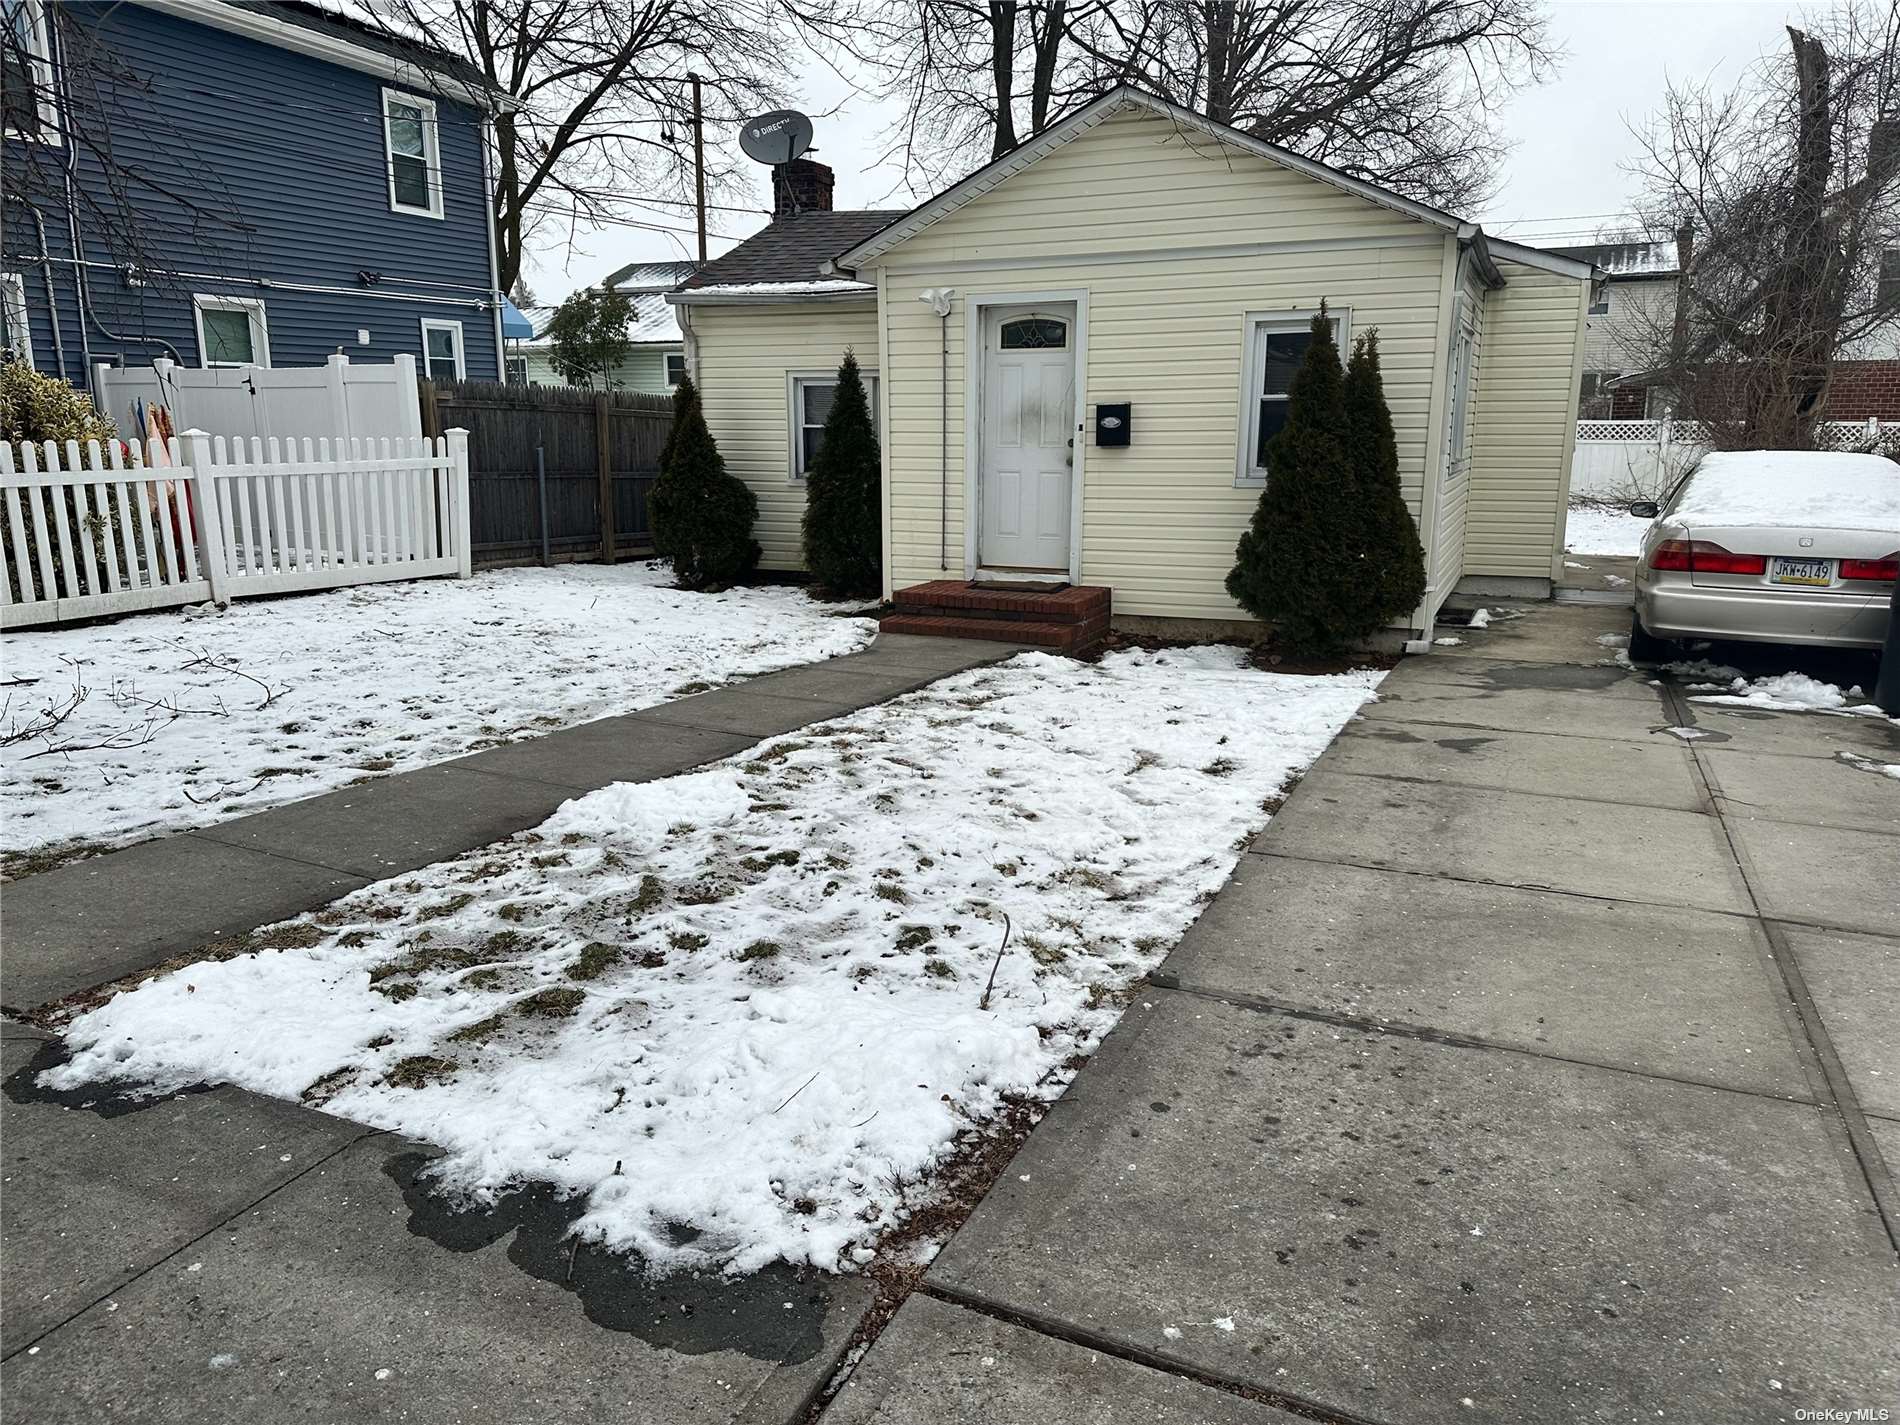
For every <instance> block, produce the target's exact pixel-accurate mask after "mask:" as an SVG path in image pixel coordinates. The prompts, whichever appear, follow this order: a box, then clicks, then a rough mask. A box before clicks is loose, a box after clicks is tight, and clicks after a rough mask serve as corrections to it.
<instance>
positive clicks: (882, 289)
mask: <svg viewBox="0 0 1900 1425" xmlns="http://www.w3.org/2000/svg"><path fill="white" fill-rule="evenodd" d="M782 168H784V169H785V170H787V171H785V172H783V173H781V174H778V175H775V176H777V177H779V179H780V182H779V184H778V185H776V186H778V187H779V188H780V190H781V194H782V196H784V197H786V199H787V201H786V202H785V204H784V206H786V207H787V208H788V209H790V208H793V207H795V208H796V211H789V210H788V211H786V212H785V213H784V214H783V215H782V216H781V217H779V218H778V219H777V220H776V221H775V222H774V223H773V224H772V225H771V226H769V227H768V228H766V229H765V230H764V232H762V233H761V234H759V235H758V236H756V237H754V238H752V239H750V240H749V241H748V242H746V243H744V244H741V245H740V246H739V247H738V248H736V249H734V250H733V251H732V252H731V253H728V254H726V255H725V256H724V257H722V258H720V259H718V260H717V261H715V262H713V263H711V264H710V265H709V266H708V267H706V268H704V269H702V270H701V271H700V272H699V273H698V274H696V275H695V276H694V277H693V278H691V279H689V281H688V282H687V283H686V284H684V285H683V286H682V287H681V288H679V289H678V290H676V291H675V292H674V293H673V294H672V295H671V297H670V298H669V300H671V301H672V302H674V303H675V304H677V305H678V306H679V307H680V310H681V313H682V325H683V326H684V328H685V331H686V342H687V357H688V362H689V365H690V367H691V369H692V370H693V372H694V376H695V380H696V381H697V382H698V383H699V386H700V389H701V392H702V398H703V403H704V408H705V412H706V417H707V420H708V422H709V423H710V425H711V428H712V431H713V434H714V436H715V438H716V439H717V440H718V442H719V445H720V449H721V451H722V452H723V453H724V455H725V459H726V463H727V468H728V469H730V470H731V471H732V472H733V473H734V474H736V475H738V476H740V477H741V478H743V479H745V480H746V481H747V482H748V483H749V484H750V485H751V486H752V487H753V489H754V490H755V491H756V492H757V494H758V497H759V505H760V522H759V527H758V531H757V533H758V537H759V540H760V543H761V545H762V546H763V547H764V549H765V564H766V567H768V568H774V569H795V568H797V567H799V563H800V558H799V521H800V517H801V515H802V513H803V507H804V491H803V487H802V472H803V468H804V462H805V459H806V457H807V455H808V453H809V451H810V450H811V449H812V448H814V445H815V435H816V430H817V428H818V427H820V426H822V423H823V416H824V412H825V410H826V408H827V407H828V402H829V395H830V382H831V379H832V377H833V375H834V374H835V371H836V368H837V365H838V362H839V360H840V358H841V355H842V353H843V352H844V350H845V349H846V348H850V349H851V350H853V351H854V352H855V353H856V355H857V358H858V361H859V363H860V365H861V366H862V367H863V369H864V371H865V373H866V376H867V378H870V379H871V382H872V397H873V409H874V413H875V415H876V418H877V420H878V423H879V434H880V438H881V440H882V444H883V451H884V491H883V493H884V579H885V594H886V596H887V597H895V598H897V600H898V602H899V604H900V607H905V608H910V609H911V610H912V611H913V612H917V613H923V612H926V611H927V610H931V611H934V612H935V613H936V614H937V615H939V616H943V615H959V616H960V615H964V614H968V615H972V616H975V615H989V616H994V615H995V613H996V611H997V609H1000V608H1001V607H1003V606H1004V605H1005V602H1006V601H1002V600H993V601H992V602H993V603H995V604H996V609H992V608H986V607H985V606H984V601H983V598H982V591H983V590H984V589H986V588H1000V589H1001V590H1004V591H1008V592H1020V591H1022V590H1024V589H1034V588H1038V587H1051V588H1061V587H1063V586H1067V588H1068V589H1069V590H1070V591H1071V592H1073V591H1074V590H1075V589H1077V588H1078V587H1082V588H1091V589H1092V588H1097V587H1101V588H1106V589H1107V590H1108V591H1110V593H1111V595H1112V599H1113V618H1114V622H1115V624H1116V625H1117V626H1122V627H1132V628H1145V629H1150V630H1155V631H1182V632H1188V631H1197V630H1208V629H1211V628H1231V627H1232V626H1233V625H1235V624H1237V623H1240V622H1243V621H1245V620H1246V619H1247V615H1246V614H1245V613H1244V612H1243V611H1242V610H1241V609H1240V608H1239V607H1238V606H1237V605H1236V604H1235V603H1234V602H1233V600H1232V599H1231V598H1230V597H1229V596H1228V594H1227V592H1226V590H1225V588H1224V587H1223V580H1224V579H1225V577H1226V574H1227V572H1228V570H1229V569H1230V568H1231V567H1232V564H1233V559H1234V546H1235V542H1236V541H1237V539H1238V538H1239V535H1240V533H1241V531H1242V530H1243V529H1244V528H1245V527H1246V525H1247V522H1248V519H1249V518H1250V517H1251V515H1252V513H1253V509H1254V506H1255V504H1256V503H1257V501H1258V498H1259V491H1260V489H1261V487H1262V485H1263V483H1264V480H1265V470H1264V468H1263V464H1262V455H1261V451H1262V449H1263V446H1264V444H1265V441H1266V439H1267V437H1268V436H1270V435H1271V434H1272V433H1273V432H1274V431H1275V430H1277V429H1278V428H1279V425H1280V423H1281V422H1282V421H1283V420H1284V414H1285V403H1286V391H1287V385H1288V381H1289V379H1290V376H1291V372H1292V369H1293V368H1294V367H1295V366H1297V364H1298V361H1299V358H1300V354H1301V352H1302V350H1303V348H1304V345H1305V343H1306V341H1307V339H1308V338H1307V336H1306V331H1307V328H1308V326H1309V324H1310V322H1311V319H1312V315H1313V313H1314V311H1315V309H1316V308H1318V306H1319V305H1320V302H1321V300H1322V299H1323V300H1324V301H1325V302H1326V305H1327V309H1328V311H1329V312H1330V313H1331V314H1332V315H1333V318H1334V321H1335V322H1336V324H1337V335H1338V337H1339V341H1340V347H1341V349H1342V351H1344V350H1345V349H1347V348H1348V347H1349V345H1350V342H1351V338H1352V337H1353V335H1355V334H1356V333H1360V332H1364V331H1367V330H1371V329H1376V330H1377V331H1378V333H1379V340H1380V352H1381V356H1382V359H1383V365H1384V372H1385V382H1386V396H1387V399H1388V401H1389V403H1390V405H1391V408H1392V417H1393V423H1394V425H1395V427H1396V429H1397V433H1398V443H1399V456H1400V463H1401V469H1402V478H1403V481H1404V487H1405V493H1406V498H1407V500H1408V501H1409V503H1410V505H1411V507H1412V510H1413V513H1414V515H1415V517H1416V518H1417V520H1418V523H1419V529H1420V532H1421V538H1422V541H1423V544H1424V547H1425V551H1426V561H1427V576H1428V578H1427V582H1428V588H1427V592H1426V595H1425V599H1424V602H1423V604H1422V605H1421V606H1420V608H1419V609H1418V610H1416V611H1415V612H1414V614H1413V615H1412V616H1411V617H1410V618H1409V619H1408V620H1406V621H1405V623H1406V629H1405V632H1406V633H1407V634H1408V635H1409V636H1410V637H1412V638H1426V637H1429V634H1430V630H1431V626H1432V622H1433V618H1434V615H1435V614H1436V612H1437V610H1438V608H1439V607H1440V605H1441V604H1442V603H1443V602H1444V600H1445V599H1446V598H1447V597H1448V596H1449V595H1450V594H1451V593H1452V592H1453V591H1454V590H1463V591H1465V592H1475V593H1481V594H1525V595H1533V596H1544V595H1547V594H1548V593H1549V591H1550V587H1551V584H1552V581H1553V580H1554V579H1555V578H1556V577H1557V576H1558V575H1559V574H1560V573H1561V568H1562V564H1561V561H1562V558H1563V554H1562V547H1563V528H1564V511H1565V505H1566V503H1567V494H1568V489H1567V486H1568V470H1569V463H1570V450H1571V445H1572V442H1573V440H1574V438H1575V431H1576V414H1577V412H1576V406H1577V390H1578V379H1579V370H1580V367H1579V363H1580V362H1581V360H1582V355H1583V341H1582V339H1583V332H1584V318H1585V313H1586V311H1587V308H1588V305H1589V295H1590V289H1591V281H1592V275H1593V269H1592V268H1591V267H1590V266H1589V265H1588V264H1587V263H1584V262H1580V261H1577V260H1575V259H1572V258H1566V257H1562V256H1558V255H1555V254H1551V253H1545V252H1540V251H1537V250H1535V249H1530V248H1525V247H1520V246H1518V245H1517V244H1514V243H1508V242H1503V241H1500V240H1498V239H1495V238H1488V237H1487V236H1486V235H1485V233H1484V232H1483V230H1482V229H1481V228H1479V227H1478V226H1477V225H1476V224H1474V223H1470V222H1466V221H1463V220H1461V219H1459V218H1457V217H1454V216H1453V215H1451V214H1448V213H1444V212H1440V211H1438V210H1437V209H1434V208H1430V207H1426V206H1424V205H1422V204H1419V203H1416V202H1413V201H1411V200H1410V199H1407V198H1403V197H1401V196H1399V195H1397V194H1395V193H1392V192H1389V191H1387V190H1385V189H1383V188H1380V187H1378V186H1376V185H1374V184H1371V183H1367V182H1364V181H1362V180H1359V179H1355V178H1352V177H1350V176H1348V175H1345V174H1342V173H1340V172H1338V171H1336V170H1334V169H1331V168H1328V167H1327V166H1325V165H1324V164H1320V163H1316V162H1314V161H1312V160H1310V159H1306V158H1302V157H1300V156H1298V155H1296V154H1293V153H1291V152H1288V151H1287V150H1284V149H1281V148H1278V147H1276V146H1274V145H1271V144H1267V143H1263V142H1261V141H1260V140H1258V139H1255V138H1252V137H1250V136H1248V135H1246V134H1243V133H1240V132H1238V131H1237V130H1234V129H1230V128H1227V127H1225V126H1223V125H1220V124H1215V123H1212V122H1210V121H1209V120H1207V119H1204V118H1202V117H1200V116H1199V115H1196V114H1194V113H1192V112H1190V111H1188V110H1185V109H1181V108H1179V107H1177V106H1175V105H1172V104H1169V103H1167V102H1165V101H1163V100H1160V99H1157V98H1154V97H1153V96H1151V95H1148V94H1145V93H1142V92H1140V91H1136V90H1132V89H1127V88H1121V89H1117V90H1114V91H1112V92H1110V93H1108V94H1106V95H1104V96H1103V97H1101V98H1100V99H1098V100H1096V101H1095V102H1094V103H1092V104H1090V105H1088V106H1087V107H1086V108H1084V109H1082V110H1080V111H1078V112H1077V113H1075V114H1074V115H1072V116H1071V117H1070V118H1068V119H1066V120H1065V121H1063V122H1062V123H1060V124H1058V125H1056V126H1055V127H1054V128H1051V129H1049V130H1048V131H1046V132H1044V133H1043V134H1041V135H1039V136H1037V137H1036V138H1035V139H1033V140H1031V141H1029V142H1028V143H1026V144H1024V145H1022V146H1021V147H1019V148H1017V149H1016V150H1014V151H1013V152H1011V153H1009V154H1007V155H1005V156H1004V157H1002V158H1000V159H998V160H996V161H995V162H993V163H991V164H989V165H988V166H986V167H984V168H982V169H980V170H979V171H977V172H976V173H973V174H972V175H970V177H968V178H967V179H965V180H964V181H963V182H961V183H959V184H957V185H956V186H955V187H953V188H951V189H950V190H949V191H947V192H945V193H943V194H942V195H940V196H939V197H937V198H934V199H932V200H931V201H929V202H927V203H925V204H923V205H922V206H921V207H918V208H916V209H914V210H912V211H909V212H904V213H898V214H891V213H866V212H851V213H846V212H833V211H830V208H829V201H828V199H829V187H830V185H829V171H828V170H823V169H822V166H821V165H817V164H811V163H806V162H804V161H802V160H801V161H800V163H799V164H795V165H789V166H782ZM791 170H798V171H796V172H794V171H791ZM913 585H927V586H930V587H931V588H932V589H934V590H936V591H937V593H938V595H942V594H943V591H944V590H946V589H950V588H952V586H954V587H955V588H959V589H967V588H971V586H975V587H974V589H973V590H972V593H971V595H970V596H969V597H967V598H965V597H948V596H939V597H931V598H925V599H923V600H921V602H913V601H910V600H907V599H906V598H905V597H904V594H905V591H906V589H907V588H908V587H909V586H913ZM1017 602H1018V604H1020V602H1021V601H1020V600H1019V601H1017ZM1053 607H1054V605H1053V604H1052V605H1051V608H1053ZM940 621H941V618H940ZM956 621H957V619H956V618H955V617H952V618H950V620H949V622H950V623H955V622H956ZM990 627H991V628H994V624H991V625H990ZM927 631H937V632H954V631H956V630H955V629H954V628H952V627H942V628H933V629H930V630H927ZM1049 641H1051V642H1054V641H1055V640H1053V639H1052V640H1049ZM1060 646H1069V645H1068V644H1066V643H1065V644H1062V645H1060Z"/></svg>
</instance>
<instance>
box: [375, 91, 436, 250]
mask: <svg viewBox="0 0 1900 1425" xmlns="http://www.w3.org/2000/svg"><path fill="white" fill-rule="evenodd" d="M383 156H384V159H385V160H386V163H387V166H388V171H389V208H390V211H391V212H394V213H408V214H411V215H412V216H415V217H418V218H439V217H441V216H442V136H441V133H440V132H439V126H438V124H437V122H436V113H435V100H433V99H425V98H423V97H422V96H421V95H420V94H410V93H406V92H405V91H403V90H400V89H385V90H384V91H383Z"/></svg>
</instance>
